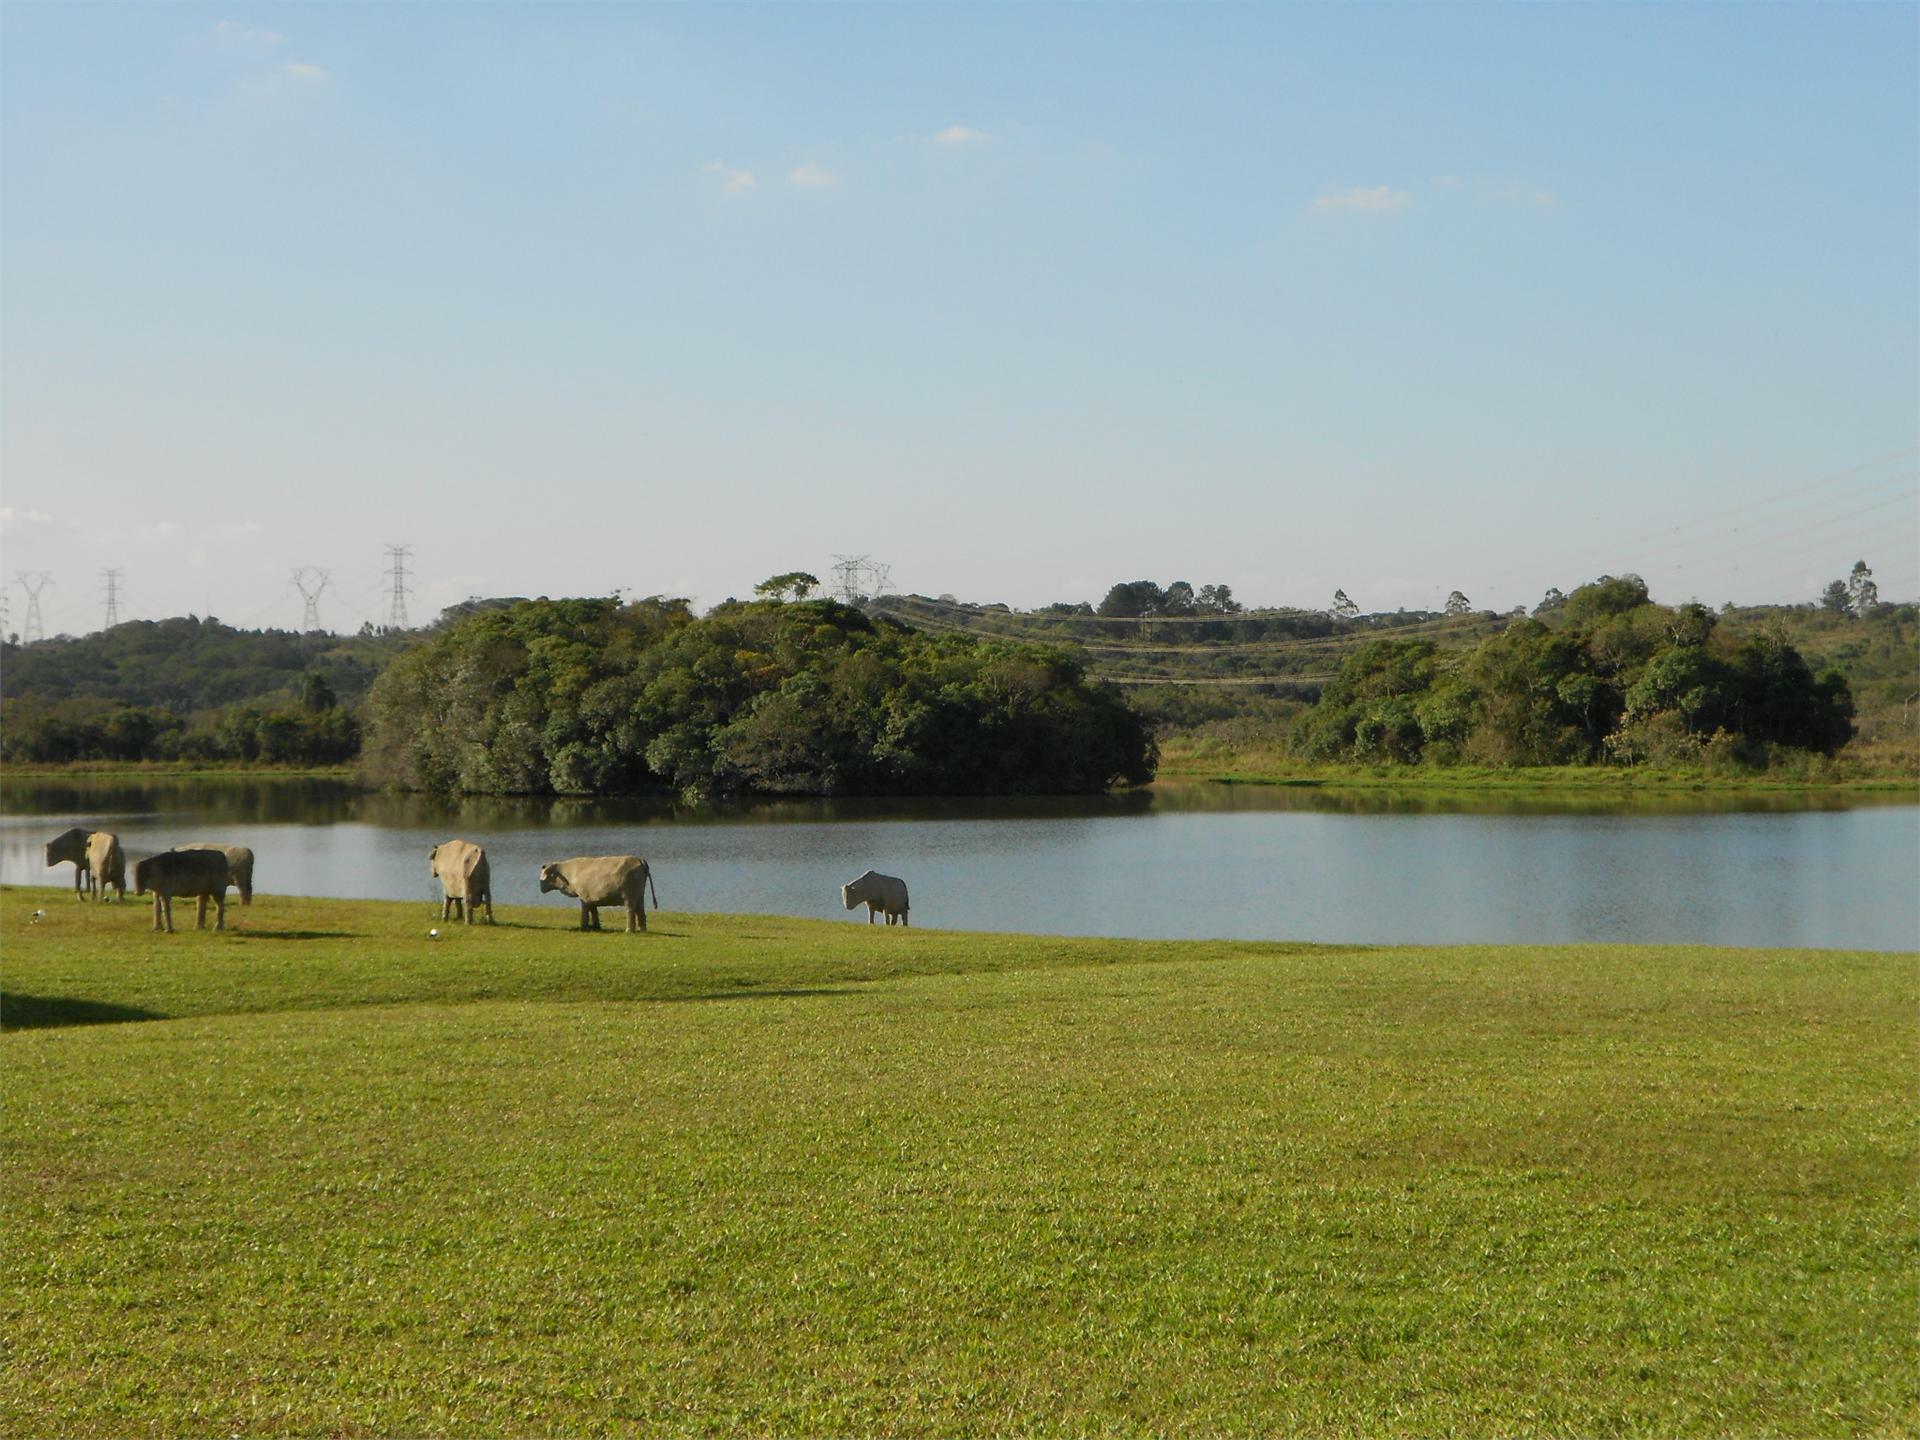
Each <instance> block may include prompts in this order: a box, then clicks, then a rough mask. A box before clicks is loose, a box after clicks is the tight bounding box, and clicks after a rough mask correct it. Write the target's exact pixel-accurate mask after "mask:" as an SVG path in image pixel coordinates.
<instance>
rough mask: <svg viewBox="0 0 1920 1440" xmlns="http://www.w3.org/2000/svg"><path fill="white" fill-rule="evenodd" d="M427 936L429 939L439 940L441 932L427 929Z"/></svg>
mask: <svg viewBox="0 0 1920 1440" xmlns="http://www.w3.org/2000/svg"><path fill="white" fill-rule="evenodd" d="M427 938H428V939H429V940H438V939H439V938H440V932H439V931H438V930H429V931H427Z"/></svg>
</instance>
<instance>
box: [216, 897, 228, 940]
mask: <svg viewBox="0 0 1920 1440" xmlns="http://www.w3.org/2000/svg"><path fill="white" fill-rule="evenodd" d="M213 911H214V913H213V928H214V929H216V930H224V929H226V928H227V892H226V891H224V890H222V891H221V892H220V893H219V894H218V895H216V896H214V897H213Z"/></svg>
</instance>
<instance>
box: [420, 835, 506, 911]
mask: <svg viewBox="0 0 1920 1440" xmlns="http://www.w3.org/2000/svg"><path fill="white" fill-rule="evenodd" d="M427 870H428V872H429V873H430V874H432V875H433V877H434V878H435V879H437V880H438V881H439V882H440V891H441V899H440V918H441V919H442V920H445V919H447V918H449V917H450V916H459V917H464V918H465V920H466V922H467V924H469V925H471V924H473V912H474V909H475V908H476V907H477V906H480V905H485V906H486V907H487V923H488V924H489V925H491V924H493V872H492V871H491V870H490V869H488V868H487V852H486V851H485V850H483V849H481V848H480V846H478V845H475V844H474V843H473V842H472V841H470V840H443V841H441V842H440V843H439V844H438V845H436V846H434V847H433V849H431V850H429V851H428V852H427Z"/></svg>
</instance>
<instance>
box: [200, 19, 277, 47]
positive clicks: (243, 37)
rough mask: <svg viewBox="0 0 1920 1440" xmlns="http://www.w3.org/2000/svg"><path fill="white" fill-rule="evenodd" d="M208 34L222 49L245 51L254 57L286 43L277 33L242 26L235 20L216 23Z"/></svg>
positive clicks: (255, 27)
mask: <svg viewBox="0 0 1920 1440" xmlns="http://www.w3.org/2000/svg"><path fill="white" fill-rule="evenodd" d="M209 33H210V34H211V35H212V36H213V40H214V43H215V44H216V45H219V46H220V47H221V48H222V49H225V50H245V51H247V52H249V53H251V54H256V55H257V54H260V53H261V52H263V51H267V50H271V49H273V48H274V47H275V46H277V45H284V44H286V43H287V37H286V36H284V35H282V34H280V33H278V32H277V31H273V30H263V29H261V28H259V27H258V26H255V25H242V24H240V23H239V22H238V21H237V20H221V21H218V22H216V23H215V24H214V26H213V29H212V30H211V31H210V32H209Z"/></svg>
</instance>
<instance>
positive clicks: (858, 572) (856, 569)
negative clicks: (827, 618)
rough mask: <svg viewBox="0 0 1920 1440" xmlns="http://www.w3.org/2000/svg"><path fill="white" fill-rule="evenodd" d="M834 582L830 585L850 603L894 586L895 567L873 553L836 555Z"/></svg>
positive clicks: (857, 602) (884, 592) (885, 591)
mask: <svg viewBox="0 0 1920 1440" xmlns="http://www.w3.org/2000/svg"><path fill="white" fill-rule="evenodd" d="M833 560H834V565H833V584H832V586H831V587H829V588H830V589H831V590H832V592H833V593H834V594H835V595H837V596H839V597H840V599H841V600H842V601H844V602H845V603H846V604H848V605H858V604H859V603H860V602H861V601H862V600H868V599H872V598H873V597H874V596H877V595H884V594H886V593H887V591H889V590H891V589H892V588H893V569H892V567H891V566H888V565H882V564H881V563H879V562H878V561H877V560H875V559H874V558H873V557H872V556H871V555H835V556H834V557H833Z"/></svg>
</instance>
